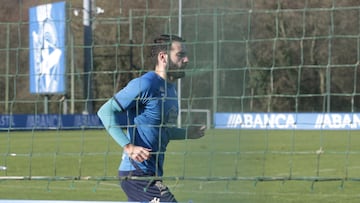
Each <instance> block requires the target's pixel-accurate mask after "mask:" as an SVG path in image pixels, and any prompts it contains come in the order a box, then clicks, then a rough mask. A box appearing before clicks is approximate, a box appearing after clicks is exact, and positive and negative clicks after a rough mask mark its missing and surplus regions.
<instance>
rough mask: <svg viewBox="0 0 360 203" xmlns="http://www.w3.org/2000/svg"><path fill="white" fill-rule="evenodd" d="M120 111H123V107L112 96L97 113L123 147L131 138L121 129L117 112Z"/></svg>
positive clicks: (108, 130)
mask: <svg viewBox="0 0 360 203" xmlns="http://www.w3.org/2000/svg"><path fill="white" fill-rule="evenodd" d="M118 112H122V109H121V107H120V106H119V105H118V104H117V102H116V101H115V100H114V98H111V99H109V100H108V101H107V102H106V103H105V104H103V105H102V106H101V107H100V109H99V111H98V112H97V115H98V116H99V118H100V120H101V121H102V123H103V125H104V127H105V129H106V130H107V132H108V133H109V134H110V135H111V137H112V138H113V139H114V140H115V141H116V143H118V144H119V145H120V146H121V147H124V146H125V145H127V144H129V143H130V140H129V139H128V137H127V136H126V134H125V133H124V132H123V130H122V129H121V127H120V124H119V123H118V122H117V119H116V114H117V113H118Z"/></svg>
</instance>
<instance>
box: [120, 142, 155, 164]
mask: <svg viewBox="0 0 360 203" xmlns="http://www.w3.org/2000/svg"><path fill="white" fill-rule="evenodd" d="M124 151H125V152H126V153H127V154H128V155H129V157H130V158H131V159H133V160H134V161H137V162H143V161H145V160H148V159H149V158H150V151H151V149H147V148H144V147H140V146H135V145H133V144H127V145H125V146H124Z"/></svg>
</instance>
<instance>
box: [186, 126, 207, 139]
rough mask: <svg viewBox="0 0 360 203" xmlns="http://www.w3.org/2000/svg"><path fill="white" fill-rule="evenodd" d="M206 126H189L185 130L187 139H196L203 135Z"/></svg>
mask: <svg viewBox="0 0 360 203" xmlns="http://www.w3.org/2000/svg"><path fill="white" fill-rule="evenodd" d="M205 129H206V126H205V125H203V126H200V127H199V126H189V127H188V128H187V138H188V139H198V138H201V137H203V136H204V135H205Z"/></svg>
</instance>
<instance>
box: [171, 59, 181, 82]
mask: <svg viewBox="0 0 360 203" xmlns="http://www.w3.org/2000/svg"><path fill="white" fill-rule="evenodd" d="M167 75H168V77H169V78H170V79H171V80H175V79H179V78H183V77H185V71H184V69H183V68H180V67H179V66H177V65H176V64H175V63H173V62H172V61H171V60H169V66H168V71H167Z"/></svg>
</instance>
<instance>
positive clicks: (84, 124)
mask: <svg viewBox="0 0 360 203" xmlns="http://www.w3.org/2000/svg"><path fill="white" fill-rule="evenodd" d="M117 119H118V120H119V123H120V124H121V125H122V126H124V127H125V126H126V125H127V117H126V114H125V113H123V114H119V115H118V117H117ZM98 128H99V129H100V128H104V126H103V125H102V123H101V120H100V119H99V117H98V116H97V115H96V114H85V115H84V114H66V115H59V114H15V115H6V114H0V131H1V130H6V131H7V130H50V129H63V130H69V129H71V130H76V129H98Z"/></svg>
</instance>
